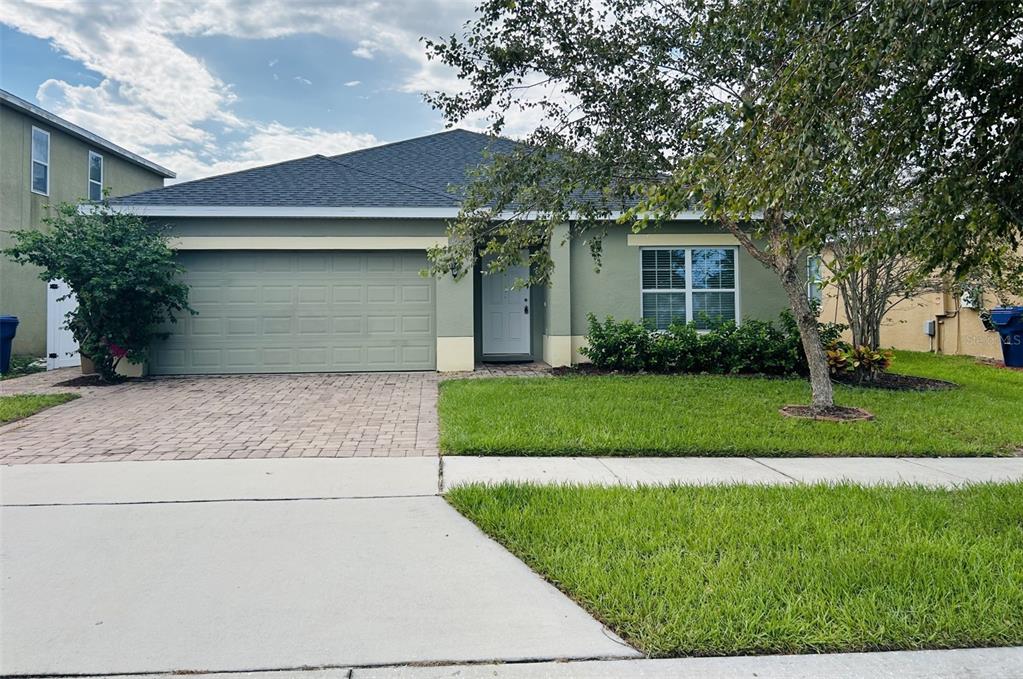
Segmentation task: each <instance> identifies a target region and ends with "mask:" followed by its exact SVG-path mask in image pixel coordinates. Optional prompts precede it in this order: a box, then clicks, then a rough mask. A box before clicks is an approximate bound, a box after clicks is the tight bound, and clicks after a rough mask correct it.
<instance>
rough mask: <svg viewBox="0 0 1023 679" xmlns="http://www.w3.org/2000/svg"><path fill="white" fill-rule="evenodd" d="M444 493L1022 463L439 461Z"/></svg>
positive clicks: (892, 479) (896, 479) (954, 472)
mask: <svg viewBox="0 0 1023 679" xmlns="http://www.w3.org/2000/svg"><path fill="white" fill-rule="evenodd" d="M442 465H443V487H444V489H445V490H446V489H449V488H453V487H454V486H457V485H460V484H466V483H501V482H504V481H523V482H529V483H576V484H595V485H604V486H614V485H637V484H648V485H666V484H671V483H680V484H682V483H687V484H698V485H708V484H716V483H767V484H791V483H840V482H852V483H860V484H864V485H876V484H883V483H919V484H924V485H929V486H946V487H951V486H958V485H962V484H964V483H983V482H987V481H1023V457H1012V458H883V457H802V458H777V457H757V458H748V457H676V458H651V457H641V458H636V457H460V456H445V457H444V458H443V461H442Z"/></svg>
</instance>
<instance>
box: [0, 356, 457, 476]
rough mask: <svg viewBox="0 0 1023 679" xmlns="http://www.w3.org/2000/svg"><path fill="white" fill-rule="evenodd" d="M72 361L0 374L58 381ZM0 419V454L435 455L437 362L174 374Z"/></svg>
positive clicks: (22, 459) (9, 457)
mask: <svg viewBox="0 0 1023 679" xmlns="http://www.w3.org/2000/svg"><path fill="white" fill-rule="evenodd" d="M75 375H76V372H75V370H74V369H67V370H59V371H53V372H51V373H42V374H39V375H32V376H29V377H24V378H20V379H16V380H10V381H7V382H0V392H3V393H26V392H53V391H75V389H69V388H66V387H57V386H55V385H54V382H55V381H57V380H58V379H65V380H66V379H69V378H71V377H74V376H75ZM81 391H82V393H83V398H80V399H78V400H77V401H72V402H70V403H67V404H65V405H61V406H57V407H56V408H52V409H50V410H47V411H44V412H42V413H40V414H38V415H35V416H33V417H30V418H27V419H25V420H22V421H19V422H14V423H11V424H8V425H4V426H0V463H2V464H18V463H27V462H96V461H103V460H182V459H193V458H255V457H356V456H359V457H369V456H409V455H436V454H437V408H436V405H437V376H436V374H435V373H363V374H305V375H238V376H220V377H180V378H178V377H173V378H159V379H151V380H143V381H137V382H129V383H126V384H121V385H116V386H112V387H91V388H86V389H82V390H81Z"/></svg>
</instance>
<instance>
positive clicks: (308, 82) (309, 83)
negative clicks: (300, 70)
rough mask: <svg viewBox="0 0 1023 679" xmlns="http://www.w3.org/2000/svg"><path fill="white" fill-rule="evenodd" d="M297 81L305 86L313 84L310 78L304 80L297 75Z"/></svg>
mask: <svg viewBox="0 0 1023 679" xmlns="http://www.w3.org/2000/svg"><path fill="white" fill-rule="evenodd" d="M295 80H297V81H298V82H300V83H302V84H303V85H312V84H313V81H312V80H310V79H309V78H303V77H302V76H300V75H296V76H295Z"/></svg>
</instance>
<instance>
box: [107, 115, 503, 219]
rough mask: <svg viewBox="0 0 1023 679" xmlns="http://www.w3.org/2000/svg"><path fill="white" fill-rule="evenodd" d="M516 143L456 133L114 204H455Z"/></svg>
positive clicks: (172, 188)
mask: <svg viewBox="0 0 1023 679" xmlns="http://www.w3.org/2000/svg"><path fill="white" fill-rule="evenodd" d="M515 146H516V142H513V141H510V140H507V139H501V138H497V137H492V136H488V135H484V134H479V133H476V132H469V131H466V130H451V131H448V132H440V133H438V134H431V135H428V136H425V137H418V138H415V139H409V140H407V141H401V142H395V143H393V144H385V145H383V146H377V147H374V148H369V149H363V150H360V151H353V152H351V153H345V154H342V155H339V156H333V157H329V158H328V157H326V156H322V155H315V156H309V157H308V158H299V159H297V160H289V161H285V162H283V163H276V164H273V165H265V166H263V167H256V168H252V169H249V170H241V171H239V172H232V173H230V174H223V175H218V176H215V177H208V178H206V179H198V180H195V181H191V182H183V183H181V184H175V185H172V186H168V187H166V188H162V189H154V190H151V191H143V192H142V193H136V194H132V195H129V196H123V197H121V198H117V199H114V200H111V201H110V202H111V204H113V205H160V206H171V205H195V206H248V207H388V208H391V207H401V208H416V207H423V208H436V207H457V205H458V202H459V199H458V196H457V193H451V192H449V191H448V187H449V186H451V185H456V186H457V185H461V184H464V183H465V181H466V173H467V172H468V171H469V170H471V169H473V168H475V167H477V166H479V165H480V163H482V162H483V161H484V155H483V154H484V151H486V150H489V151H491V152H495V153H502V152H508V151H511V150H512V149H514V148H515Z"/></svg>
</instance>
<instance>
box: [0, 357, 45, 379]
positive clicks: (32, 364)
mask: <svg viewBox="0 0 1023 679" xmlns="http://www.w3.org/2000/svg"><path fill="white" fill-rule="evenodd" d="M45 370H46V362H45V361H44V360H43V359H40V358H37V357H36V356H24V355H17V356H11V367H10V370H8V371H7V372H5V373H3V374H0V380H13V379H14V378H15V377H24V376H25V375H31V374H32V373H40V372H44V371H45Z"/></svg>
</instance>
